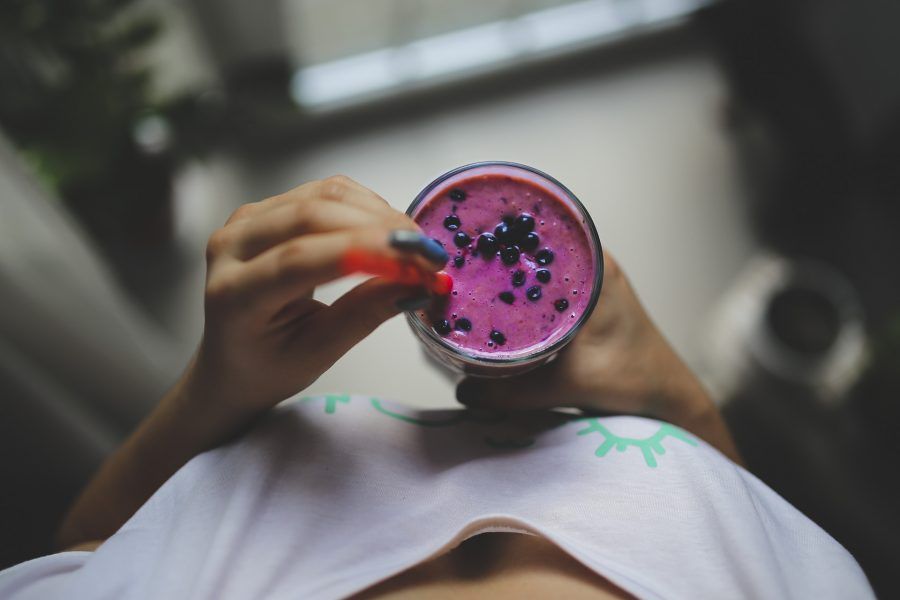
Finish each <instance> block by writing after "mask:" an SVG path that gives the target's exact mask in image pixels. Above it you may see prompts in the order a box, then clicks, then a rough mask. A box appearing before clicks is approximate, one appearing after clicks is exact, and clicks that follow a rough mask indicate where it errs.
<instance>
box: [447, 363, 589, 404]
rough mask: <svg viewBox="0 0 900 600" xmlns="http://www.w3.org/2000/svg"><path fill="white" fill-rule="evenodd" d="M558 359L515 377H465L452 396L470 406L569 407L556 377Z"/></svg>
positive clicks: (568, 402)
mask: <svg viewBox="0 0 900 600" xmlns="http://www.w3.org/2000/svg"><path fill="white" fill-rule="evenodd" d="M558 371H559V361H553V362H551V363H550V364H548V365H544V366H542V367H538V368H537V369H535V370H534V371H529V372H528V373H525V374H524V375H519V376H517V377H508V378H503V379H486V378H482V377H466V378H465V379H463V380H462V381H461V382H460V383H459V385H458V386H457V387H456V399H457V400H458V401H459V402H460V404H464V405H466V406H469V407H472V408H496V409H509V410H517V409H521V410H534V409H540V408H554V407H558V406H572V405H573V402H572V399H570V398H568V396H567V394H566V393H565V390H564V389H563V386H562V385H560V378H559V377H557V372H558Z"/></svg>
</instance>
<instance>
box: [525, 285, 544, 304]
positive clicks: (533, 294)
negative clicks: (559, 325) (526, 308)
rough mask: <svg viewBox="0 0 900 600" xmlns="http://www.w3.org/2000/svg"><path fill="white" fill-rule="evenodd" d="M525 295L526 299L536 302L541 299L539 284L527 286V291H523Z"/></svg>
mask: <svg viewBox="0 0 900 600" xmlns="http://www.w3.org/2000/svg"><path fill="white" fill-rule="evenodd" d="M525 295H526V296H528V299H529V300H531V301H532V302H537V301H538V300H540V299H541V286H539V285H533V286H531V287H530V288H528V291H527V292H525Z"/></svg>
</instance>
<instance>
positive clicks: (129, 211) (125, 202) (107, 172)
mask: <svg viewBox="0 0 900 600" xmlns="http://www.w3.org/2000/svg"><path fill="white" fill-rule="evenodd" d="M161 24H162V22H161V20H160V19H159V18H157V17H155V16H152V15H148V13H147V10H146V9H145V8H144V7H142V6H140V3H138V2H136V0H65V1H62V2H60V1H53V0H4V1H3V2H0V127H2V128H3V130H4V131H6V132H7V133H8V135H9V136H10V137H11V138H12V139H13V140H14V141H15V142H16V144H17V145H18V147H19V148H20V150H21V152H22V153H23V155H24V156H25V157H26V158H27V160H28V161H29V162H30V163H31V164H32V165H33V167H34V168H35V170H36V172H37V173H38V176H39V177H40V178H41V180H42V181H44V182H45V183H46V184H48V185H49V186H50V187H52V188H53V190H54V191H55V192H56V193H58V194H59V195H60V196H61V197H62V198H63V199H64V200H65V201H66V203H67V204H68V205H69V207H70V208H71V209H72V211H73V212H74V213H75V214H76V215H77V216H79V217H80V218H81V220H82V221H83V222H84V223H85V225H87V226H88V228H89V229H90V230H92V231H93V233H94V234H95V235H98V236H99V237H101V238H104V237H107V238H108V237H116V235H115V232H116V231H120V230H123V229H125V230H127V229H128V227H124V228H123V223H128V222H131V223H134V222H140V221H143V222H144V223H145V224H146V225H148V226H149V227H150V228H151V229H152V228H153V227H157V228H159V227H165V226H166V225H165V223H156V224H155V225H153V224H152V223H150V221H152V220H153V219H157V220H159V219H160V218H162V219H163V220H165V219H166V216H165V214H164V213H165V211H166V206H167V204H168V203H169V201H170V195H171V194H170V182H171V175H172V172H173V170H174V167H175V165H176V164H177V162H178V161H179V160H180V159H182V158H184V157H186V156H189V155H196V154H199V153H202V152H203V151H204V150H205V149H208V148H210V147H211V145H212V143H213V141H212V138H213V137H214V136H212V135H205V134H206V133H207V132H210V131H215V126H214V124H213V123H212V122H211V119H214V117H213V116H211V114H210V111H209V110H206V109H207V108H208V106H205V105H204V104H205V103H204V102H202V101H201V99H200V98H199V97H198V96H192V95H186V96H183V97H180V98H176V99H170V100H167V101H166V102H164V103H160V102H156V101H154V100H153V99H151V95H150V92H151V89H150V84H151V73H150V70H149V69H148V68H147V67H146V65H145V62H144V60H143V57H142V52H144V51H145V50H146V49H147V47H148V46H149V44H151V43H152V42H153V41H154V40H155V39H156V38H157V36H158V35H159V33H160V31H161ZM148 117H151V120H150V121H149V123H150V124H151V125H153V124H155V125H156V126H155V127H150V128H149V133H150V134H154V132H155V134H156V135H155V138H156V142H157V143H156V144H155V145H154V144H152V143H151V144H150V146H149V147H148V146H147V144H144V145H142V144H141V143H139V142H140V139H139V138H140V136H137V137H136V135H135V132H136V127H138V126H139V124H140V123H144V124H146V123H147V122H148V121H147V119H148ZM144 129H145V130H148V128H147V127H144ZM145 137H146V136H145ZM151 137H153V136H152V135H151ZM151 141H152V140H151ZM160 214H162V216H161V217H160ZM154 235H159V232H156V233H155V234H154Z"/></svg>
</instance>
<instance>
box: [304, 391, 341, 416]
mask: <svg viewBox="0 0 900 600" xmlns="http://www.w3.org/2000/svg"><path fill="white" fill-rule="evenodd" d="M324 398H325V413H326V414H329V415H333V414H334V412H335V411H336V410H337V405H338V402H343V403H344V404H350V396H348V395H346V394H327V395H326V396H324ZM315 399H316V398H313V397H305V398H300V402H309V401H310V400H315Z"/></svg>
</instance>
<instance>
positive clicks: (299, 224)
mask: <svg viewBox="0 0 900 600" xmlns="http://www.w3.org/2000/svg"><path fill="white" fill-rule="evenodd" d="M396 230H416V226H415V224H413V222H412V221H411V220H410V219H409V218H408V217H406V215H403V214H402V213H400V212H398V211H396V210H394V209H392V208H390V207H389V206H388V204H387V203H386V202H385V201H384V200H382V199H381V198H379V197H378V196H377V195H375V194H374V193H372V192H371V191H369V190H367V189H365V188H363V187H362V186H360V185H359V184H357V183H355V182H352V181H350V180H348V179H346V178H340V177H338V178H331V179H327V180H324V181H319V182H313V183H310V184H306V185H303V186H300V187H299V188H296V189H294V190H291V191H290V192H287V193H285V194H282V195H280V196H276V197H274V198H270V199H268V200H264V201H262V202H257V203H254V204H248V205H245V206H243V207H241V208H240V209H238V210H237V211H236V212H235V213H234V215H232V217H231V218H230V219H229V221H228V223H226V225H225V227H223V228H222V229H220V230H219V231H217V232H216V233H214V234H213V236H212V237H211V238H210V243H209V247H208V252H207V259H208V267H207V281H206V297H205V311H206V324H205V328H204V333H203V339H202V341H201V343H200V347H199V349H198V350H197V353H196V355H195V356H194V358H193V359H192V360H191V363H190V364H189V365H188V368H187V369H186V371H185V373H184V375H183V376H182V377H181V379H180V380H179V381H178V383H177V384H176V385H175V386H174V387H173V388H172V390H171V391H170V392H169V393H168V394H166V396H165V397H164V398H163V399H162V401H161V402H160V403H159V405H158V406H157V407H156V408H155V409H154V410H153V411H152V412H151V414H150V415H149V416H148V417H147V418H146V419H145V420H144V421H143V422H142V423H141V424H140V426H139V427H138V428H137V430H136V431H135V432H134V433H133V434H132V435H131V436H130V437H129V438H128V439H127V440H126V441H125V443H124V444H122V446H121V447H120V448H119V449H118V450H116V452H114V453H113V455H112V456H111V457H110V458H109V459H108V460H107V461H106V463H105V464H104V465H103V466H102V467H101V469H100V471H99V472H98V473H97V475H96V476H95V477H94V478H93V479H92V480H91V481H90V483H89V484H88V486H87V488H85V490H84V491H83V492H82V494H81V496H80V497H79V498H78V500H77V501H76V502H75V504H74V506H73V507H72V508H71V510H70V511H69V513H68V515H67V517H66V519H65V521H64V522H63V525H62V528H61V529H60V532H59V534H58V544H59V546H60V547H61V548H71V547H76V546H78V547H90V546H91V543H92V542H96V541H97V540H103V539H105V538H107V537H109V536H110V535H112V534H113V533H114V532H115V531H116V530H117V529H118V528H119V527H121V526H122V524H124V523H125V521H127V520H128V519H129V518H130V517H131V515H133V514H134V513H135V511H136V510H137V509H138V508H139V507H140V506H141V505H142V504H143V503H144V502H146V501H147V499H148V498H150V496H151V495H153V493H154V492H155V491H156V490H157V489H158V488H159V487H160V486H161V485H162V484H163V483H164V482H165V481H166V480H167V479H168V478H169V477H171V476H172V475H173V474H174V473H175V472H176V471H177V470H178V469H179V468H181V467H182V466H183V465H184V464H185V463H187V462H188V461H189V460H190V459H191V458H193V457H194V456H196V455H197V454H199V453H201V452H203V451H205V450H207V449H209V448H213V447H215V446H217V445H219V444H222V443H224V442H226V441H227V440H228V439H230V438H231V437H233V436H235V435H237V434H239V433H240V432H241V431H242V430H244V429H245V428H246V427H248V426H249V425H250V424H252V423H253V422H254V420H256V419H257V418H258V417H259V416H260V415H261V414H263V413H265V412H266V411H267V410H269V409H270V408H271V407H273V406H274V405H275V404H277V403H278V402H280V401H281V400H283V399H285V398H288V397H289V396H291V395H293V394H295V393H297V392H299V391H301V390H303V389H304V388H306V387H307V386H309V385H310V384H311V383H312V382H313V381H315V379H316V378H318V376H319V375H321V374H322V373H323V372H324V371H325V370H327V369H328V368H329V367H330V366H331V365H332V364H333V363H334V362H335V361H336V360H337V359H338V358H340V357H341V356H342V355H343V354H344V353H346V352H347V351H348V350H349V349H350V348H352V347H353V346H354V345H355V344H356V343H357V342H359V341H360V340H361V339H362V338H364V337H365V336H366V335H368V334H369V333H370V332H371V331H372V330H373V329H375V328H376V327H377V326H378V325H380V324H381V323H382V322H383V321H384V320H386V319H388V318H390V317H391V316H393V315H395V314H397V313H398V312H399V311H400V308H401V307H404V308H406V307H409V306H410V305H411V303H412V304H414V303H416V302H423V301H424V302H427V301H428V295H427V293H426V292H425V291H424V290H423V289H422V288H420V287H410V286H404V285H399V284H395V283H390V282H388V281H384V280H380V279H372V280H369V281H367V282H365V283H363V284H362V285H360V286H357V287H356V288H354V289H353V290H351V291H349V292H347V294H345V295H344V296H342V297H341V298H339V299H338V300H337V301H335V302H334V303H333V304H332V305H330V306H327V305H325V304H322V303H321V302H318V301H316V300H314V299H313V297H312V296H313V291H314V289H315V287H316V286H318V285H320V284H322V283H325V282H327V281H331V280H333V279H336V278H338V277H340V276H341V275H342V272H341V268H340V261H341V258H342V256H343V255H344V253H345V252H346V250H347V249H349V248H351V247H352V248H363V249H366V250H368V251H370V252H372V253H375V254H379V255H382V256H386V257H391V258H395V259H402V260H404V261H408V262H410V263H412V264H414V265H416V266H417V267H418V268H420V269H422V270H423V271H436V270H437V269H439V268H440V267H441V266H442V265H443V262H441V261H440V257H438V258H435V256H436V253H437V254H440V253H442V250H440V249H439V248H438V249H437V250H436V251H435V250H434V249H432V251H431V252H430V253H427V254H428V255H429V256H430V257H431V260H428V259H427V258H425V257H423V256H420V255H419V254H410V253H409V252H408V251H404V250H402V249H396V248H394V247H392V246H391V245H390V243H389V240H390V239H391V232H392V231H396ZM444 260H446V258H444ZM435 261H437V262H435ZM400 301H403V303H402V304H401V306H398V305H397V303H398V302H400ZM93 545H96V544H93Z"/></svg>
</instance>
